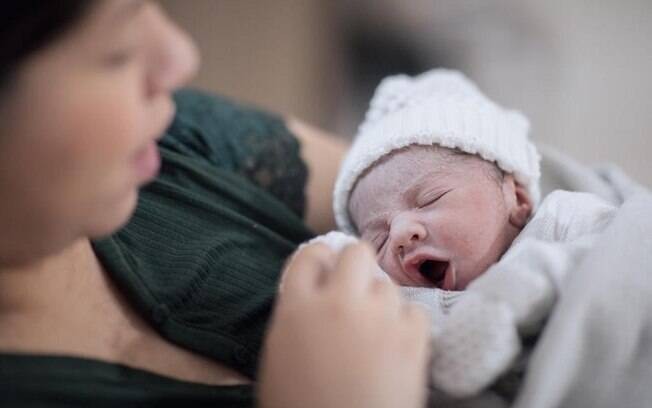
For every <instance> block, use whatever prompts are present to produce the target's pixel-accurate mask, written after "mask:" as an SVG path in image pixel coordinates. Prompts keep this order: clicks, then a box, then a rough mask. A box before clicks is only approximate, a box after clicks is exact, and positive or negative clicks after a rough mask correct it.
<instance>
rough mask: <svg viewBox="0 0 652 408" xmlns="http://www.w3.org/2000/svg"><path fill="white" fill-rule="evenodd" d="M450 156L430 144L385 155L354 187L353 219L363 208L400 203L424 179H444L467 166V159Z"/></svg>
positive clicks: (431, 181)
mask: <svg viewBox="0 0 652 408" xmlns="http://www.w3.org/2000/svg"><path fill="white" fill-rule="evenodd" d="M448 155H449V153H448V152H442V151H440V150H439V149H437V148H433V147H431V146H411V147H408V148H405V149H401V150H398V151H395V152H393V153H391V154H390V155H387V156H385V157H383V158H382V159H381V160H379V161H378V162H376V163H375V164H374V165H373V166H371V168H370V169H368V170H367V171H366V172H365V173H364V174H363V175H362V177H360V179H359V180H358V182H357V183H356V185H355V186H354V189H353V191H352V193H351V197H350V202H349V210H350V212H351V215H352V216H353V218H354V221H355V218H356V214H357V213H359V211H357V210H359V209H360V208H364V209H365V210H372V207H377V206H382V207H387V206H391V205H392V204H398V202H400V201H402V200H404V199H405V198H406V196H407V195H409V194H410V193H411V192H414V191H415V189H417V188H418V187H419V186H421V185H423V184H424V182H427V183H428V184H436V183H438V182H443V180H445V179H447V178H449V177H448V176H450V175H451V174H454V173H456V172H457V171H456V170H457V169H460V168H461V167H462V166H465V163H464V161H462V160H453V159H451V158H450V157H448Z"/></svg>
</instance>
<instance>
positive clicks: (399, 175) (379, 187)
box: [349, 145, 532, 290]
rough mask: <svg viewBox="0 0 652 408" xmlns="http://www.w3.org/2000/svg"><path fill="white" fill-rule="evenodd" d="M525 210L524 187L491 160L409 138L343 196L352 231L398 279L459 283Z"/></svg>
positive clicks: (483, 266)
mask: <svg viewBox="0 0 652 408" xmlns="http://www.w3.org/2000/svg"><path fill="white" fill-rule="evenodd" d="M531 211H532V199H531V198H530V194H529V193H528V191H527V190H526V189H525V188H524V187H523V186H522V185H520V183H518V182H516V181H515V180H514V177H513V176H512V175H511V174H505V173H504V172H503V171H501V170H500V169H499V168H498V167H497V166H496V165H495V164H494V163H491V162H488V161H486V160H483V159H482V158H480V157H479V156H476V155H471V154H465V153H461V152H459V151H456V150H451V149H448V148H444V147H439V146H419V145H413V146H409V147H406V148H403V149H400V150H398V151H395V152H392V153H391V154H389V155H388V156H385V157H384V158H383V159H381V160H380V161H379V162H377V163H376V164H374V165H373V167H372V169H371V170H370V171H367V172H366V173H365V174H363V175H362V176H361V177H360V179H359V180H358V182H357V185H356V186H355V188H354V190H353V192H352V193H351V197H350V201H349V214H350V216H351V221H352V225H353V227H354V228H355V230H356V231H357V233H358V235H359V236H360V237H361V238H363V239H365V240H367V241H369V242H371V243H372V245H373V247H374V248H375V250H376V252H377V254H378V258H377V259H378V264H379V265H380V267H381V268H382V269H383V270H384V271H385V272H386V273H387V274H388V275H389V276H390V277H391V278H392V279H393V280H394V281H395V282H396V283H398V284H399V285H403V286H426V287H437V288H441V289H446V290H463V289H465V288H466V287H467V286H468V284H469V283H470V282H471V281H473V280H474V279H475V278H477V277H478V276H480V275H481V274H482V273H483V272H485V271H486V270H487V269H488V268H489V266H491V265H492V264H494V263H495V262H496V261H498V259H500V257H501V256H502V255H503V253H504V252H505V251H506V250H507V248H509V246H510V245H511V243H512V241H513V240H514V238H516V236H517V235H518V234H519V232H520V231H521V229H522V228H523V227H524V226H525V223H526V222H527V220H528V218H529V216H530V213H531Z"/></svg>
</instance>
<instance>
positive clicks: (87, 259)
mask: <svg viewBox="0 0 652 408" xmlns="http://www.w3.org/2000/svg"><path fill="white" fill-rule="evenodd" d="M98 275H101V267H100V265H99V263H98V262H97V259H96V257H95V255H94V253H93V251H92V248H91V245H90V241H89V240H88V239H80V240H78V241H76V242H74V243H73V244H72V245H70V246H68V247H67V248H65V249H64V250H62V251H60V252H58V253H56V254H54V255H51V256H49V257H47V258H44V259H39V260H38V261H35V262H32V263H30V264H28V265H23V266H18V267H9V268H2V267H1V266H0V318H2V317H3V316H5V315H7V314H9V315H25V314H27V315H31V314H32V313H37V314H41V313H43V312H44V311H48V313H51V312H54V311H57V310H60V309H62V308H66V307H70V305H74V304H79V303H80V301H82V302H83V301H84V299H85V298H87V297H88V292H86V290H87V286H88V285H90V284H92V282H93V281H94V280H97V279H98V278H99V277H100V276H98Z"/></svg>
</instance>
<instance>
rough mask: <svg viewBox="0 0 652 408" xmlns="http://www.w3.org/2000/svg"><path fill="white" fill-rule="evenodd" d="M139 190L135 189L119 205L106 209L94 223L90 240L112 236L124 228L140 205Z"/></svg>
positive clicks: (90, 232)
mask: <svg viewBox="0 0 652 408" xmlns="http://www.w3.org/2000/svg"><path fill="white" fill-rule="evenodd" d="M138 193H139V190H138V189H133V190H132V191H131V192H129V194H127V195H126V196H125V197H123V198H122V199H121V200H120V201H119V202H118V203H114V204H113V205H111V206H110V207H105V208H104V211H102V214H100V215H99V217H98V221H97V222H95V223H94V225H93V226H92V227H91V230H90V231H89V233H88V235H89V237H90V238H102V237H106V236H108V235H111V234H113V233H115V232H116V231H118V230H119V229H121V228H122V227H124V226H125V225H126V224H127V223H128V222H129V220H130V219H131V217H132V216H133V214H134V211H135V210H136V205H137V204H138Z"/></svg>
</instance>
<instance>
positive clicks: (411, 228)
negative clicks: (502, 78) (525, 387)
mask: <svg viewBox="0 0 652 408" xmlns="http://www.w3.org/2000/svg"><path fill="white" fill-rule="evenodd" d="M528 131H529V124H528V121H527V119H525V117H523V115H521V114H520V113H518V112H515V111H510V110H506V109H504V108H502V107H500V106H498V105H497V104H495V103H494V102H492V101H491V100H489V99H488V98H487V97H486V96H484V95H483V94H482V93H481V92H480V91H479V90H478V89H477V87H476V86H475V85H474V84H472V83H471V82H470V81H469V80H468V79H467V78H466V77H464V76H463V75H462V74H460V73H458V72H455V71H449V70H432V71H429V72H426V73H424V74H421V75H419V76H416V77H408V76H405V75H399V76H394V77H389V78H387V79H385V80H384V81H383V82H382V83H381V84H380V85H379V87H378V89H377V90H376V93H375V94H374V97H373V99H372V101H371V103H370V108H369V111H368V112H367V115H366V117H365V121H364V122H363V124H362V125H361V126H360V129H359V132H358V134H357V136H356V139H355V141H354V143H353V146H352V147H351V149H350V151H349V153H348V154H347V157H346V159H345V161H344V163H343V165H342V168H341V170H340V174H339V176H338V180H337V183H336V186H335V193H334V209H335V213H336V218H337V222H338V226H339V227H340V229H341V230H342V231H343V232H344V233H346V235H345V234H344V233H341V232H340V233H330V234H328V235H326V236H322V237H319V238H317V240H320V241H322V242H325V243H327V244H330V245H331V246H333V247H334V248H336V249H337V248H338V247H341V245H342V244H344V243H347V242H350V241H352V240H355V239H357V238H358V237H359V238H362V239H365V240H367V241H369V242H371V243H372V245H373V247H374V248H375V250H376V252H377V260H378V264H379V265H380V267H381V268H382V270H383V271H384V272H385V273H386V274H387V275H388V276H389V277H390V278H391V279H392V280H393V281H395V282H396V283H397V284H399V285H401V286H405V288H402V289H404V290H403V292H404V294H405V295H406V297H408V298H409V299H411V300H415V301H419V302H421V303H424V304H425V305H427V306H428V308H429V310H430V312H431V315H432V317H433V351H434V354H433V362H432V384H433V387H434V389H435V390H436V391H437V392H439V393H440V396H441V398H444V399H445V398H449V397H450V398H481V397H482V395H483V393H484V392H486V391H487V390H488V389H491V388H492V387H493V389H494V390H496V389H497V391H496V392H495V394H497V396H496V395H493V396H492V395H490V396H489V397H490V398H493V397H494V396H496V398H498V399H499V400H500V399H502V401H503V402H505V401H510V400H511V399H512V398H513V397H514V395H515V393H516V391H517V389H518V387H517V386H518V384H519V381H520V378H521V374H522V372H521V371H520V370H521V368H522V366H517V365H515V361H517V357H518V356H519V353H520V352H521V341H522V340H523V339H526V338H532V337H531V336H533V335H536V333H538V330H539V329H540V327H541V324H542V322H543V321H544V319H545V317H546V316H547V315H548V313H549V312H550V309H551V307H552V305H553V304H554V301H555V299H556V297H557V296H558V293H559V289H560V287H561V285H562V283H563V277H564V275H565V274H566V272H567V271H568V270H569V269H570V268H571V267H572V265H574V264H575V263H576V262H578V261H579V259H581V257H582V255H583V254H584V252H585V251H586V249H587V248H588V247H590V245H591V243H592V241H593V236H594V235H595V234H597V233H599V232H600V231H601V230H602V229H603V228H604V227H605V226H606V225H607V224H608V222H609V221H610V219H611V217H612V215H613V212H614V209H613V207H612V206H610V205H609V204H607V203H605V202H603V201H601V200H600V199H598V198H597V197H595V196H592V195H589V194H585V193H570V192H563V191H557V192H553V193H551V194H549V195H548V196H547V197H546V198H545V200H544V201H543V202H542V203H541V204H540V205H539V196H540V191H539V178H540V168H539V161H540V157H539V154H538V153H537V150H536V148H535V147H534V145H533V144H532V143H531V142H530V140H529V138H528ZM537 206H538V208H537ZM535 209H536V212H535ZM354 237H355V238H354ZM510 369H511V374H512V375H511V376H510ZM505 378H508V380H507V381H502V383H501V381H500V380H501V379H503V380H504V379H505ZM505 383H507V384H508V385H507V386H505V385H504V384H505ZM486 402H487V401H484V402H481V403H486Z"/></svg>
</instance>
